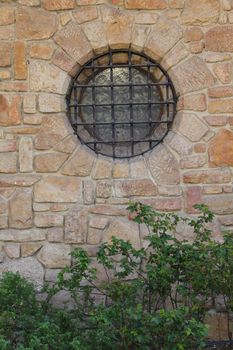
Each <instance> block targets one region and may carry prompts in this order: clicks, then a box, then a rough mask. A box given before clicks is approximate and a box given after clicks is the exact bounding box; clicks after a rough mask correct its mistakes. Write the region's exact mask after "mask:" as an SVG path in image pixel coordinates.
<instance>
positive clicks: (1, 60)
mask: <svg viewBox="0 0 233 350" xmlns="http://www.w3.org/2000/svg"><path fill="white" fill-rule="evenodd" d="M10 65H11V44H10V43H7V42H1V43H0V67H8V66H10Z"/></svg>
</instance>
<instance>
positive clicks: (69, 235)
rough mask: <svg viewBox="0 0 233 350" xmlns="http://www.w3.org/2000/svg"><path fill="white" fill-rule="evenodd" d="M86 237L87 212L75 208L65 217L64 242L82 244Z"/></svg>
mask: <svg viewBox="0 0 233 350" xmlns="http://www.w3.org/2000/svg"><path fill="white" fill-rule="evenodd" d="M86 235H87V211H86V210H85V209H83V210H82V208H79V207H75V208H73V209H72V210H70V212H69V213H68V214H67V215H66V217H65V241H66V242H67V243H84V242H85V241H86Z"/></svg>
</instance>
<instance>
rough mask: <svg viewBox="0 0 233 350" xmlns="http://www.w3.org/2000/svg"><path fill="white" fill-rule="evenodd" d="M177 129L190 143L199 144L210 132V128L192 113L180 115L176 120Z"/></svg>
mask: <svg viewBox="0 0 233 350" xmlns="http://www.w3.org/2000/svg"><path fill="white" fill-rule="evenodd" d="M174 125H175V128H176V130H177V131H178V132H180V133H181V134H182V135H184V136H185V137H187V138H188V139H189V140H190V141H193V142H197V141H200V139H201V138H202V137H203V136H204V135H205V134H206V133H207V132H208V130H209V128H208V126H207V125H206V124H205V123H203V122H202V121H201V120H200V119H198V118H197V116H196V115H195V114H192V113H189V114H188V113H180V114H178V115H177V116H176V119H175V123H174Z"/></svg>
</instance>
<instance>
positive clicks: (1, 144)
mask: <svg viewBox="0 0 233 350" xmlns="http://www.w3.org/2000/svg"><path fill="white" fill-rule="evenodd" d="M15 151H16V140H0V153H2V152H15Z"/></svg>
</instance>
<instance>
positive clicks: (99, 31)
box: [83, 21, 108, 53]
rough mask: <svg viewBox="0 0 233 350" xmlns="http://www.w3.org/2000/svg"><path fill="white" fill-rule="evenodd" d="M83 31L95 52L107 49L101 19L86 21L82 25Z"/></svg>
mask: <svg viewBox="0 0 233 350" xmlns="http://www.w3.org/2000/svg"><path fill="white" fill-rule="evenodd" d="M83 31H84V33H85V35H86V37H87V38H88V40H89V41H90V43H91V46H92V48H93V50H94V51H95V52H96V53H102V52H106V51H107V49H108V41H107V35H106V32H105V27H104V24H103V22H102V21H93V22H88V23H85V24H84V25H83Z"/></svg>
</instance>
